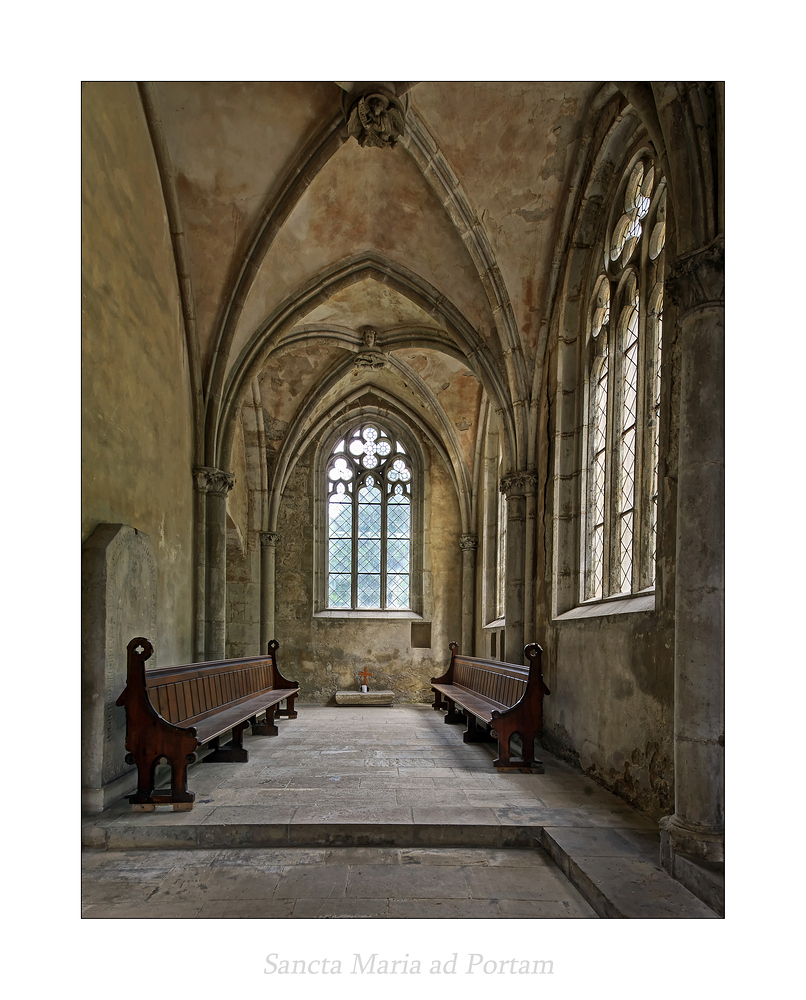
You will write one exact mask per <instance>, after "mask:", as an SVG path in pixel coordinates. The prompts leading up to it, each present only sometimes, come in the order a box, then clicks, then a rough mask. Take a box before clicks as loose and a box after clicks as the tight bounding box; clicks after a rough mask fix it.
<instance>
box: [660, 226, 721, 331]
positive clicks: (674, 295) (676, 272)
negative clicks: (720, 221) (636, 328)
mask: <svg viewBox="0 0 806 1000" xmlns="http://www.w3.org/2000/svg"><path fill="white" fill-rule="evenodd" d="M665 287H666V292H667V294H668V296H669V298H670V299H671V300H672V302H674V304H675V305H676V306H677V307H678V308H679V309H680V312H681V318H682V316H684V315H685V314H686V313H690V312H693V311H695V310H698V309H704V308H706V307H708V306H712V307H713V306H718V307H720V308H724V305H725V237H724V236H718V237H717V238H716V239H715V240H714V241H713V242H711V243H709V244H708V246H705V247H701V248H700V249H699V250H694V251H693V252H692V253H687V254H683V255H682V256H680V257H678V258H677V260H676V261H674V262H673V263H672V265H671V267H670V268H669V272H668V274H667V276H666V282H665Z"/></svg>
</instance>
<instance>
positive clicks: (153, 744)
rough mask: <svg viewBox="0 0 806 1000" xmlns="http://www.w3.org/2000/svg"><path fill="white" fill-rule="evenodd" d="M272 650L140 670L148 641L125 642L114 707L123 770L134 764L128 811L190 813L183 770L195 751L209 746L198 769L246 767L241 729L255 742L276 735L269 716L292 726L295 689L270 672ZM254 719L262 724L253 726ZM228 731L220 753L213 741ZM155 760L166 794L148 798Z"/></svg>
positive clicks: (190, 794) (274, 647)
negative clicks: (118, 710) (121, 726)
mask: <svg viewBox="0 0 806 1000" xmlns="http://www.w3.org/2000/svg"><path fill="white" fill-rule="evenodd" d="M278 647H279V643H278V642H277V641H276V640H275V639H272V641H271V642H270V643H269V653H268V656H252V657H248V658H245V659H239V660H211V661H208V662H206V663H188V664H186V665H184V666H179V667H158V668H156V669H154V670H146V668H145V664H146V660H148V659H149V658H150V657H151V655H152V654H153V652H154V647H153V646H152V645H151V643H150V642H149V641H148V639H144V638H142V637H138V638H135V639H132V641H131V642H130V643H129V645H128V647H127V649H128V661H127V674H126V687H125V688H124V690H123V694H121V696H120V697H119V698H118V700H117V702H116V704H117V705H121V706H123V707H124V708H125V709H126V749H127V750H128V751H129V752H128V753H127V754H126V763H127V764H136V765H137V791H136V792H135V793H134V794H133V795H129V796H128V799H129V802H130V803H131V804H132V808H133V809H135V810H140V811H145V812H150V811H153V810H154V808H155V806H157V805H160V804H170V805H173V807H174V809H175V810H188V809H192V808H193V800H194V799H195V797H196V796H195V794H194V793H193V792H189V791H188V787H187V769H188V765H189V764H193V763H194V762H195V761H196V750H198V748H199V747H201V746H202V745H203V744H204V743H210V749H211V751H212V752H211V753H210V754H208V755H207V756H206V757H204V758H203V760H204V761H206V762H210V761H247V760H249V751H248V750H246V749H244V745H243V733H244V730H245V729H247V728H248V727H249V726H250V725H251V727H252V732H253V733H254V734H256V735H258V736H276V735H277V732H278V730H277V726H275V725H274V719H275V716H284V717H286V718H288V719H296V717H297V713H296V712H295V711H294V699H295V698H296V696H297V693H298V692H299V684H298V683H297V682H296V681H289V680H288V679H287V678H285V677H283V675H282V674H281V673H280V671H279V670H278V669H277V658H276V656H275V653H276V651H277V649H278ZM280 702H285V708H279V707H278V706H279V705H280ZM262 712H265V713H266V715H265V719H264V720H263V721H262V722H258V719H257V717H258V715H260V714H261V713H262ZM230 730H232V739H231V740H230V741H229V743H227V744H226V745H225V746H220V745H219V738H220V737H221V736H222V735H223V734H224V733H227V732H229V731H230ZM163 757H164V758H166V759H167V761H168V763H169V764H170V766H171V787H170V790H169V789H159V790H156V791H155V789H154V783H155V775H156V770H157V765H158V764H159V763H160V761H161V759H162V758H163Z"/></svg>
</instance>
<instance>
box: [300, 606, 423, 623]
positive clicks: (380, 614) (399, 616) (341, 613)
mask: <svg viewBox="0 0 806 1000" xmlns="http://www.w3.org/2000/svg"><path fill="white" fill-rule="evenodd" d="M313 617H314V618H333V619H336V618H338V619H341V620H342V621H344V620H355V619H360V618H363V619H371V620H374V621H418V622H421V621H423V616H422V615H418V614H417V612H416V611H372V610H366V611H349V610H346V609H337V610H332V611H331V610H328V611H314V613H313Z"/></svg>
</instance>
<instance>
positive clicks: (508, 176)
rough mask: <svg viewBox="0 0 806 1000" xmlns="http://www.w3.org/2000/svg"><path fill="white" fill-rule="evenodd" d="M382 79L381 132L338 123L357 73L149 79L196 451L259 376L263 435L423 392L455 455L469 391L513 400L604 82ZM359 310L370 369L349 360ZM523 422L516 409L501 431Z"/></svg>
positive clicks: (465, 430) (504, 402) (468, 428)
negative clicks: (336, 77)
mask: <svg viewBox="0 0 806 1000" xmlns="http://www.w3.org/2000/svg"><path fill="white" fill-rule="evenodd" d="M386 87H389V88H397V92H398V93H399V95H400V98H401V100H404V101H405V102H407V103H408V109H407V118H406V129H405V134H404V136H403V138H402V139H401V140H400V142H399V143H398V145H397V146H396V147H395V148H393V149H389V148H375V147H371V146H366V147H363V148H362V147H361V146H360V145H359V144H358V142H357V141H356V140H355V139H354V138H353V137H349V136H348V135H347V130H346V127H345V117H344V113H345V108H349V107H350V104H351V102H352V101H353V100H354V95H355V93H357V92H358V89H357V88H358V85H353V84H341V85H338V84H336V83H328V82H318V83H173V82H172V83H158V84H150V85H146V91H145V92H146V94H147V96H148V101H150V109H151V118H152V121H151V125H152V134H156V135H157V136H158V145H159V144H162V148H163V150H164V151H165V155H164V162H163V170H164V172H167V173H169V174H170V178H171V183H172V185H173V190H174V192H175V194H174V199H175V204H176V205H177V207H178V213H177V218H175V219H173V220H172V226H173V228H174V231H175V234H176V235H175V239H176V240H177V241H178V242H179V243H180V244H182V246H181V256H182V261H183V263H182V267H183V269H184V272H185V277H186V279H187V286H186V289H185V292H186V300H187V301H186V304H185V309H186V313H188V312H190V313H191V314H192V316H193V320H194V322H193V334H192V335H193V337H194V338H195V343H194V350H193V352H192V353H193V354H195V364H196V372H195V377H196V380H197V382H198V385H199V387H200V388H199V391H200V394H201V395H202V396H203V398H204V399H205V407H206V408H207V434H208V436H209V437H210V441H211V442H217V443H214V444H208V448H207V460H208V461H210V460H211V459H212V452H215V451H220V450H221V446H220V441H221V440H224V439H225V438H226V433H225V432H223V431H222V430H221V428H222V427H223V425H224V424H225V423H226V420H227V419H231V416H232V414H233V413H235V412H236V411H237V406H238V402H239V401H240V400H242V399H243V398H244V395H245V393H246V390H247V387H248V386H249V385H251V384H253V383H254V382H255V380H257V382H258V384H259V385H260V387H261V393H260V394H261V398H262V399H263V405H264V410H265V415H266V426H267V429H268V435H267V436H268V439H269V445H270V447H272V448H276V449H278V450H279V448H280V447H281V446H282V438H283V436H284V434H285V432H286V430H287V428H288V427H289V426H290V425H291V424H292V423H293V422H294V420H295V419H297V418H298V417H299V415H300V413H301V412H302V409H301V408H302V407H304V406H307V407H308V409H309V410H310V409H311V407H313V408H314V409H315V408H316V407H317V406H320V407H323V406H325V405H332V404H333V402H334V401H336V400H338V398H339V396H340V395H342V396H346V395H347V394H353V393H354V391H355V389H356V388H357V387H358V386H359V385H361V384H366V385H367V386H368V387H376V388H378V389H382V390H383V392H384V394H385V395H386V397H387V398H390V399H394V400H397V401H399V403H400V406H401V409H402V410H403V411H405V409H406V408H407V407H408V408H417V407H419V408H420V409H421V410H424V411H425V414H424V419H426V420H430V421H431V422H432V424H433V426H434V429H435V431H437V433H438V434H439V436H440V437H441V438H442V439H443V440H444V433H441V432H439V427H438V425H439V423H440V421H441V422H442V424H443V425H445V426H450V427H451V428H452V429H453V430H452V433H453V434H454V441H453V445H454V448H455V450H456V451H457V453H460V454H461V457H462V462H463V463H464V464H465V466H466V469H467V471H468V472H470V471H472V463H473V453H474V447H475V439H476V433H477V430H478V420H479V415H480V412H481V401H482V397H483V394H484V393H485V392H486V394H487V397H488V398H489V400H490V403H491V405H492V407H493V409H494V410H497V411H499V412H500V413H503V412H505V411H508V412H510V413H512V412H513V404H518V403H523V404H525V405H526V406H528V403H529V398H530V395H531V393H532V392H533V385H534V378H535V370H536V366H538V367H539V365H540V363H541V359H540V350H541V339H540V338H541V330H544V328H545V325H546V323H547V321H548V315H549V311H550V308H551V296H552V294H553V290H552V284H551V282H552V268H553V265H554V270H555V271H556V261H555V258H556V254H557V242H558V237H559V235H560V233H561V230H562V226H563V218H564V212H565V206H566V201H567V197H568V191H569V184H570V178H571V176H572V167H573V163H574V160H575V158H576V156H577V153H578V148H579V140H580V136H581V133H582V122H583V120H584V117H585V112H586V110H587V107H588V105H589V103H590V101H591V99H592V97H593V95H594V94H595V93H596V92H597V91H598V90H599V89H600V87H601V85H600V84H592V83H425V82H422V83H417V84H402V85H401V84H397V85H396V84H386ZM147 103H148V102H147ZM367 327H371V328H374V329H375V330H376V331H377V344H376V346H377V347H378V348H380V349H381V351H383V352H384V355H385V356H386V358H387V363H386V365H385V366H384V367H383V368H381V367H378V368H377V369H373V368H372V367H364V368H357V367H355V366H354V365H353V364H352V363H351V361H352V360H353V359H354V358H355V357H356V356H357V355H359V354H360V353H361V351H363V350H365V343H364V334H363V331H364V329H365V328H367ZM320 397H321V398H320ZM211 407H212V410H213V411H215V412H213V413H212V415H211ZM228 407H229V410H228V409H227V408H228ZM436 411H438V412H436ZM228 412H229V414H230V416H229V417H227V416H226V414H227V413H228ZM222 415H223V416H222ZM446 421H447V424H446ZM222 435H223V437H222ZM274 435H276V438H275V437H274ZM522 437H523V429H522V428H520V429H519V428H518V427H514V429H513V432H512V435H511V439H512V441H513V442H515V443H514V444H513V445H512V447H517V442H518V441H519V438H522ZM211 449H212V451H211ZM224 450H226V448H224Z"/></svg>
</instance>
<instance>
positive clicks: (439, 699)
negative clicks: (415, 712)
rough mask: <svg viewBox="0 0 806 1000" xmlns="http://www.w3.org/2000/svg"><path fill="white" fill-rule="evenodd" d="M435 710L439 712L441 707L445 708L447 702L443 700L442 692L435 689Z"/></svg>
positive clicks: (433, 706)
mask: <svg viewBox="0 0 806 1000" xmlns="http://www.w3.org/2000/svg"><path fill="white" fill-rule="evenodd" d="M431 707H432V708H433V709H434V711H436V712H439V711H440V710H441V709H443V708H445V704H444V702H443V700H442V692H441V691H434V704H433V705H432V706H431Z"/></svg>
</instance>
